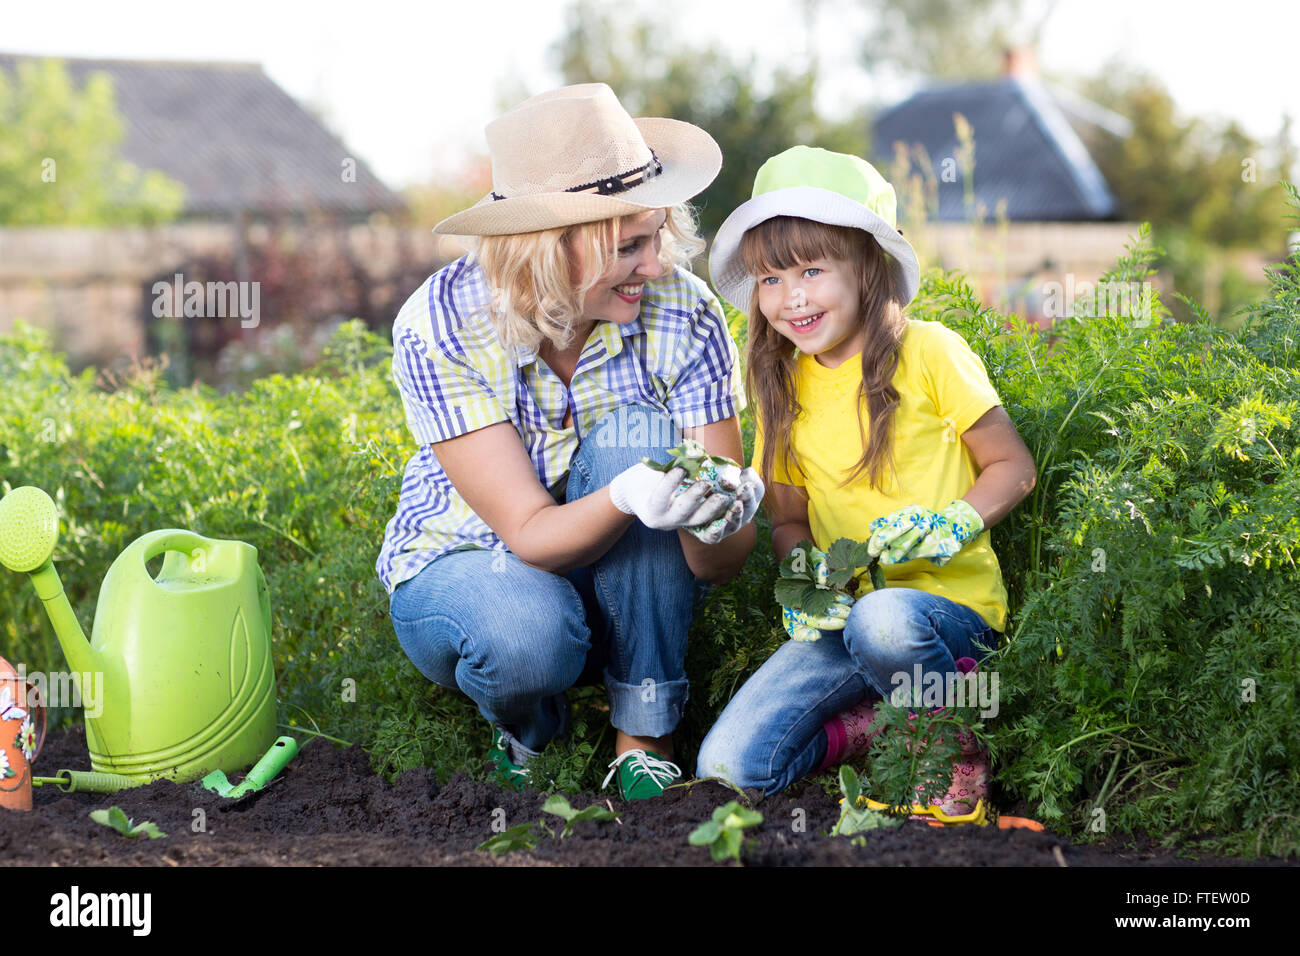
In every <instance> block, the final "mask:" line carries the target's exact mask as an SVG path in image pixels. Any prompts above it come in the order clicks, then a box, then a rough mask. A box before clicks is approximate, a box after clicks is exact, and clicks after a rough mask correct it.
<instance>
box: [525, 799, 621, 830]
mask: <svg viewBox="0 0 1300 956" xmlns="http://www.w3.org/2000/svg"><path fill="white" fill-rule="evenodd" d="M542 810H543V812H545V813H553V814H555V815H556V816H557V817H559V818H560V819H561V820H563V821H564V829H563V830H561V831H560V839H561V840H563V839H564V838H565V837H566V836H568V835H569V831H570V830H572V829H573V827H574V825H575V824H578V823H582V822H583V821H584V820H594V821H596V822H598V823H605V822H608V821H610V820H616V819H618V817H617V815H616V814H615V813H614V811H613V810H606V809H605V808H604V807H602V806H600V805H599V804H595V803H593V804H592V805H591V806H589V807H587V808H586V809H584V810H575V809H573V807H571V806H570V805H569V801H568V799H567V798H566V797H564V796H563V795H562V794H556V795H555V796H553V797H551V798H550V799H548V800H547V801H546V802H545V803H543V804H542Z"/></svg>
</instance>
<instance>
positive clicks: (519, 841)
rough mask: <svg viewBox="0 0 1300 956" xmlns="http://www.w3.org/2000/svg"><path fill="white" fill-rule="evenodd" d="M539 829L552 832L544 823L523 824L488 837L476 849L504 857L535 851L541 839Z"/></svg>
mask: <svg viewBox="0 0 1300 956" xmlns="http://www.w3.org/2000/svg"><path fill="white" fill-rule="evenodd" d="M539 827H541V828H542V829H545V830H546V831H547V832H548V833H549V832H550V827H547V826H546V824H544V823H521V824H519V825H518V826H516V827H511V828H510V829H509V830H505V831H504V832H502V833H498V834H496V836H492V837H488V838H487V839H486V840H484V841H483V842H482V843H480V844H479V845H478V846H476V847H474V849H476V850H487V851H488V852H489V853H491V854H492V855H494V856H504V855H505V854H507V853H513V852H514V851H515V850H535V849H537V841H538V840H539V839H540V836H539V835H538V833H537V830H538V828H539Z"/></svg>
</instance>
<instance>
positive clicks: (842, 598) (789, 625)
mask: <svg viewBox="0 0 1300 956" xmlns="http://www.w3.org/2000/svg"><path fill="white" fill-rule="evenodd" d="M810 557H811V558H812V569H813V582H814V583H815V584H816V585H817V586H818V587H822V588H824V587H826V586H827V585H826V575H827V567H826V552H824V551H819V550H818V549H817V548H813V549H812V553H811V555H810ZM852 607H853V598H851V597H849V596H848V595H847V594H837V595H835V604H834V605H832V606H831V609H830V610H829V611H827V612H826V613H825V614H824V615H822V616H821V617H814V616H812V615H810V614H805V613H804V612H803V611H796V610H794V609H793V608H788V607H785V606H782V608H781V623H782V624H783V625H784V626H785V632H786V633H787V634H789V635H790V640H792V641H803V642H811V641H816V640H819V639H820V638H821V636H822V631H842V630H844V622H845V621H847V620H848V618H849V610H850V609H851V608H852Z"/></svg>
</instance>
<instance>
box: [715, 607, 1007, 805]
mask: <svg viewBox="0 0 1300 956" xmlns="http://www.w3.org/2000/svg"><path fill="white" fill-rule="evenodd" d="M998 637H999V635H998V634H997V632H995V631H993V630H992V629H991V628H990V627H989V626H988V625H987V624H985V623H984V620H983V619H982V618H981V617H980V616H979V615H978V614H976V613H975V612H974V611H972V610H971V609H970V608H968V607H965V606H964V605H961V604H957V603H956V602H954V601H950V600H948V599H947V598H944V597H939V596H937V595H934V594H930V593H928V592H926V591H918V590H915V589H913V588H887V589H886V590H883V591H872V592H871V593H869V594H867V595H865V596H863V597H862V598H861V599H860V600H859V601H858V602H857V603H856V604H854V605H853V608H852V610H851V611H850V612H849V618H848V620H847V621H846V622H845V627H844V630H842V631H822V636H821V639H820V640H818V641H812V642H809V643H803V642H800V641H786V642H785V643H784V644H782V645H781V647H780V648H778V649H777V651H776V653H774V654H773V655H772V656H771V657H769V658H768V659H767V661H766V662H765V663H764V664H763V666H762V667H760V668H759V669H758V672H757V673H756V674H754V676H753V677H751V678H750V679H749V680H748V681H746V682H745V685H744V686H743V687H741V689H740V691H739V692H738V693H737V694H736V696H735V697H733V698H732V699H731V702H730V703H729V704H727V709H726V710H725V711H723V713H722V716H721V717H719V718H718V722H717V723H716V724H714V726H713V729H712V730H710V731H709V735H708V736H707V737H706V738H705V739H704V743H703V744H701V746H700V754H699V767H698V769H697V771H696V775H697V776H699V777H722V778H724V779H726V780H728V781H730V782H731V783H733V784H735V785H736V786H738V787H745V788H750V787H753V788H756V789H758V790H761V791H762V792H763V794H764V795H767V794H772V793H776V792H777V791H778V790H783V789H785V788H786V787H788V786H789V785H790V784H792V783H794V782H795V781H796V780H799V779H800V778H801V777H804V776H806V775H807V774H809V773H812V772H813V771H814V770H816V769H817V768H818V767H819V766H821V763H822V761H823V759H825V757H826V734H825V732H824V731H823V730H822V725H823V724H824V723H826V721H827V720H829V719H830V718H832V717H834V716H835V715H836V714H838V713H840V712H842V711H844V710H847V709H848V708H850V707H852V706H853V705H854V704H857V703H859V702H861V701H863V700H866V699H869V698H870V699H876V698H880V697H887V696H889V694H890V693H891V692H892V691H893V689H894V688H895V687H896V686H898V682H897V681H896V680H895V679H894V675H895V674H900V673H901V674H906V675H907V679H908V681H909V682H911V681H913V679H914V677H915V671H914V667H915V665H916V664H920V665H921V671H922V674H923V675H924V674H928V673H930V672H938V673H940V674H944V675H946V674H949V673H955V672H956V669H957V668H956V665H955V661H956V659H957V658H959V657H973V658H975V659H976V660H983V658H984V657H986V656H987V654H988V650H985V649H986V648H987V649H989V650H991V649H992V648H994V647H996V645H997V641H998Z"/></svg>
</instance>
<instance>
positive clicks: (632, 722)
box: [605, 671, 690, 737]
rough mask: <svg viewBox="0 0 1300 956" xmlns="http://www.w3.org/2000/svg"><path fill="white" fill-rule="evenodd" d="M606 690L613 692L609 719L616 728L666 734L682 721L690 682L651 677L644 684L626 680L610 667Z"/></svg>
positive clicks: (650, 734)
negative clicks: (625, 681)
mask: <svg viewBox="0 0 1300 956" xmlns="http://www.w3.org/2000/svg"><path fill="white" fill-rule="evenodd" d="M605 691H606V693H607V694H608V695H609V722H610V723H611V724H613V725H614V729H615V730H621V731H623V733H625V734H627V735H628V736H630V737H666V736H667V735H668V734H671V733H672V732H673V731H674V730H676V729H677V725H678V724H679V723H681V721H682V711H684V710H685V708H686V701H687V699H688V698H689V697H690V682H689V681H686V680H668V681H659V682H657V683H656V682H655V681H653V680H651V679H650V678H648V677H647V678H646V679H645V680H644V681H642V682H641V683H640V684H623V683H620V682H619V681H616V680H614V678H613V677H612V676H610V673H609V671H606V672H605Z"/></svg>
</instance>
